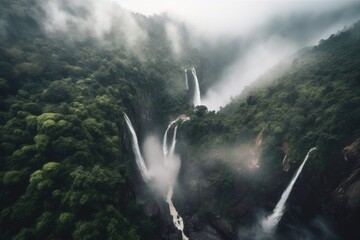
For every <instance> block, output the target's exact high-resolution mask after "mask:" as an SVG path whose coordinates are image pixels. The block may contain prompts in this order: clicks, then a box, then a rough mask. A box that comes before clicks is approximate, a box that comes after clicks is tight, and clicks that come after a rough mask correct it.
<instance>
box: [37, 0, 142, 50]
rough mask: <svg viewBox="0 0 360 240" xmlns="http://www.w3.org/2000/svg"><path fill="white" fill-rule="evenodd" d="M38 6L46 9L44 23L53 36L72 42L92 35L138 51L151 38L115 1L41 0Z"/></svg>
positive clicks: (46, 29)
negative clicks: (148, 37)
mask: <svg viewBox="0 0 360 240" xmlns="http://www.w3.org/2000/svg"><path fill="white" fill-rule="evenodd" d="M38 6H39V7H40V8H41V9H42V10H43V11H44V12H45V18H44V19H42V25H43V27H44V29H45V31H46V32H47V33H48V34H49V35H55V36H56V37H58V36H61V37H66V38H67V39H69V40H71V41H83V40H86V39H87V38H92V39H96V40H98V41H99V42H100V43H110V44H119V45H125V46H126V47H127V48H129V49H131V50H134V51H137V50H138V49H137V48H139V46H141V44H143V43H144V42H145V41H146V40H147V32H146V31H145V30H143V29H142V28H141V27H140V25H139V23H138V22H137V20H136V19H135V17H134V16H133V15H132V13H130V12H129V11H126V10H124V9H123V8H121V7H120V5H119V4H117V3H116V2H114V1H112V0H103V1H96V0H87V1H86V0H78V1H69V0H49V1H44V0H38Z"/></svg>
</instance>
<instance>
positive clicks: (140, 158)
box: [124, 113, 150, 182]
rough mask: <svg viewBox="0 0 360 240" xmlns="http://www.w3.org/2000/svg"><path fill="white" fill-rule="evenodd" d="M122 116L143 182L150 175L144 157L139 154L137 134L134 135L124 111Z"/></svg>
mask: <svg viewBox="0 0 360 240" xmlns="http://www.w3.org/2000/svg"><path fill="white" fill-rule="evenodd" d="M124 118H125V121H126V124H127V126H128V128H129V130H130V133H131V140H132V149H133V152H134V155H135V159H136V164H137V166H138V168H139V171H140V173H141V176H142V178H143V180H144V181H145V182H148V181H149V180H150V177H149V174H148V170H147V168H146V164H145V161H144V158H143V156H142V155H141V152H140V147H139V142H138V139H137V136H136V132H135V130H134V127H133V125H132V124H131V121H130V119H129V117H128V116H127V115H126V113H124Z"/></svg>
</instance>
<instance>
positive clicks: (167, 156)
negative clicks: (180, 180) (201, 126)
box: [124, 113, 190, 240]
mask: <svg viewBox="0 0 360 240" xmlns="http://www.w3.org/2000/svg"><path fill="white" fill-rule="evenodd" d="M124 118H125V121H126V124H127V126H128V128H129V131H130V133H131V137H132V149H133V152H134V155H135V159H136V164H137V166H138V168H139V170H140V173H141V176H142V178H143V180H144V181H145V182H147V183H149V184H151V182H150V176H149V172H148V168H147V167H146V164H145V161H144V158H143V156H142V154H141V152H140V147H139V143H138V139H137V136H136V132H135V130H134V127H133V126H132V124H131V121H130V119H129V117H128V116H127V115H126V113H124ZM189 119H190V118H189V117H187V116H185V115H182V116H179V117H178V118H176V119H175V120H174V121H172V122H170V124H169V125H168V127H167V129H166V131H165V134H164V139H163V146H162V147H163V154H164V160H165V161H164V167H165V169H166V168H169V166H171V165H174V164H170V163H172V162H168V161H173V162H174V161H175V156H174V153H175V145H176V133H177V128H178V125H176V126H175V127H174V132H173V138H172V142H171V146H170V152H169V151H168V146H167V134H168V131H169V129H170V128H171V127H172V126H173V125H174V124H176V123H177V122H178V121H179V120H181V121H182V122H185V121H188V120H189ZM150 167H151V166H150ZM168 181H169V182H168V184H169V187H168V191H167V194H166V199H165V200H166V202H167V203H168V204H169V211H170V215H171V216H172V218H173V219H172V220H173V223H174V225H175V227H176V228H177V229H178V230H179V231H181V234H182V239H183V240H188V238H187V237H186V235H185V234H184V221H183V219H182V218H181V216H180V215H179V213H178V212H177V210H176V208H175V206H174V203H173V202H172V196H173V180H170V179H168Z"/></svg>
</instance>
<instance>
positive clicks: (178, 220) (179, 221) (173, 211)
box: [163, 117, 188, 240]
mask: <svg viewBox="0 0 360 240" xmlns="http://www.w3.org/2000/svg"><path fill="white" fill-rule="evenodd" d="M179 119H182V121H187V120H188V118H186V117H185V118H181V117H178V118H177V119H175V120H174V121H172V122H171V123H170V124H169V126H168V128H167V129H166V131H165V134H164V140H163V149H164V147H165V148H166V151H164V152H167V139H166V138H167V132H168V130H169V128H170V127H171V126H172V125H173V124H174V123H176V122H177V121H178V120H179ZM177 128H178V125H176V126H175V127H174V133H173V138H172V142H171V147H170V154H169V156H168V158H167V156H166V155H164V158H165V159H166V161H165V166H166V164H167V161H172V159H173V156H174V153H175V145H176V133H177ZM172 196H173V183H171V182H170V183H169V188H168V192H167V195H166V202H167V203H168V204H169V211H170V215H171V216H172V218H173V223H174V225H175V227H176V228H177V229H178V230H180V231H181V234H182V239H183V240H187V239H188V238H187V237H186V235H185V234H184V221H183V219H182V218H181V216H180V215H179V213H178V212H177V210H176V208H175V206H174V203H173V202H172Z"/></svg>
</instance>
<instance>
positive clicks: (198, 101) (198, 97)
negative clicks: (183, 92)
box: [191, 68, 201, 107]
mask: <svg viewBox="0 0 360 240" xmlns="http://www.w3.org/2000/svg"><path fill="white" fill-rule="evenodd" d="M191 73H192V75H193V78H194V85H195V92H194V100H193V103H194V107H196V106H199V105H201V94H200V86H199V80H198V78H197V75H196V71H195V68H192V69H191Z"/></svg>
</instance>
